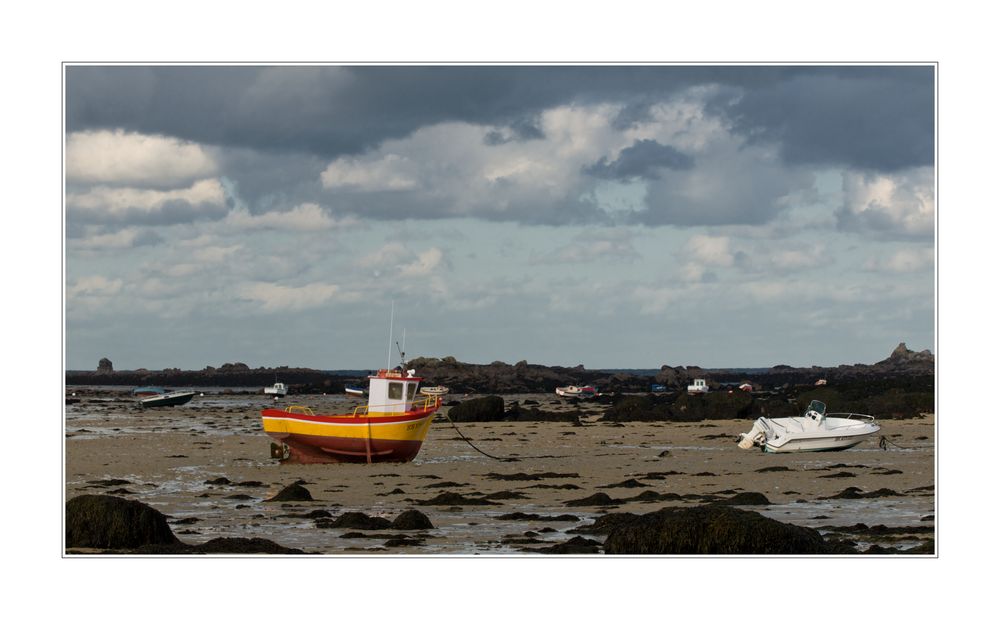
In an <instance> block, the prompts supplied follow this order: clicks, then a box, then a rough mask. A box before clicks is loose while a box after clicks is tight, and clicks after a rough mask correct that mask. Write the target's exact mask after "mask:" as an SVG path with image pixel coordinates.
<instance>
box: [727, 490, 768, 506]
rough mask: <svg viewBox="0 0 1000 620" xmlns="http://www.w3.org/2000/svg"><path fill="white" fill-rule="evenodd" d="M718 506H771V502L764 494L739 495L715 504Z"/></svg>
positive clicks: (749, 493) (748, 493)
mask: <svg viewBox="0 0 1000 620" xmlns="http://www.w3.org/2000/svg"><path fill="white" fill-rule="evenodd" d="M713 503H714V504H715V505H716V506H770V505H771V502H769V501H768V500H767V497H766V496H765V495H764V494H763V493H757V492H747V493H737V494H736V495H733V496H732V497H727V498H726V499H720V500H717V501H715V502H713Z"/></svg>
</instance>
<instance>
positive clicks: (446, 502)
mask: <svg viewBox="0 0 1000 620" xmlns="http://www.w3.org/2000/svg"><path fill="white" fill-rule="evenodd" d="M417 503H418V504H420V505H421V506H499V505H500V504H499V503H497V502H491V501H490V500H488V499H483V498H479V497H466V496H464V495H462V494H460V493H452V492H450V491H446V492H444V493H441V494H440V495H437V496H435V497H432V498H431V499H423V500H418V501H417Z"/></svg>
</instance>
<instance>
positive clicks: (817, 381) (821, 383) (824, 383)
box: [813, 379, 826, 385]
mask: <svg viewBox="0 0 1000 620" xmlns="http://www.w3.org/2000/svg"><path fill="white" fill-rule="evenodd" d="M813 385H826V379H817V380H816V383H814V384H813Z"/></svg>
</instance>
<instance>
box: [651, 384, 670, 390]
mask: <svg viewBox="0 0 1000 620" xmlns="http://www.w3.org/2000/svg"><path fill="white" fill-rule="evenodd" d="M649 391H650V392H666V391H667V386H665V385H662V384H660V383H654V384H653V385H651V386H649Z"/></svg>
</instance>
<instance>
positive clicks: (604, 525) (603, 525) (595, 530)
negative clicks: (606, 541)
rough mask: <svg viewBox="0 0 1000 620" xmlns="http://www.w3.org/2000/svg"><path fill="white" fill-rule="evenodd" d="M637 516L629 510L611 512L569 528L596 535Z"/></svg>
mask: <svg viewBox="0 0 1000 620" xmlns="http://www.w3.org/2000/svg"><path fill="white" fill-rule="evenodd" d="M638 518H639V515H634V514H632V513H630V512H613V513H611V514H606V515H601V516H599V517H597V518H596V519H594V522H593V523H591V524H590V525H581V526H580V527H577V528H574V529H572V530H570V532H571V533H576V532H579V533H582V534H598V535H604V534H610V533H611V532H613V531H614V530H616V529H618V528H620V527H621V526H623V525H625V524H626V523H631V522H632V521H635V520H636V519H638Z"/></svg>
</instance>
